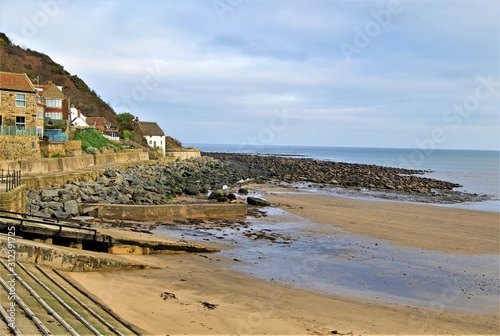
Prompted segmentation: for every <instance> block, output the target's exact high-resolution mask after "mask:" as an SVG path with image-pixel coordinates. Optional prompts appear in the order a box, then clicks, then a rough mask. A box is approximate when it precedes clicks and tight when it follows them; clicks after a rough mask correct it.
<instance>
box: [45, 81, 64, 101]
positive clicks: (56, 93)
mask: <svg viewBox="0 0 500 336" xmlns="http://www.w3.org/2000/svg"><path fill="white" fill-rule="evenodd" d="M42 97H43V98H44V99H65V98H66V96H65V95H64V93H63V92H62V91H61V90H60V89H59V88H58V87H57V85H55V84H54V83H50V84H49V85H48V88H46V89H44V91H43V93H42Z"/></svg>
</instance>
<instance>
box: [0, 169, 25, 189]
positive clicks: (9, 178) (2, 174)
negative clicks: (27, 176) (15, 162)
mask: <svg viewBox="0 0 500 336" xmlns="http://www.w3.org/2000/svg"><path fill="white" fill-rule="evenodd" d="M0 183H5V191H6V192H9V191H11V190H12V189H15V188H17V187H19V186H20V185H21V171H20V170H3V169H2V170H0Z"/></svg>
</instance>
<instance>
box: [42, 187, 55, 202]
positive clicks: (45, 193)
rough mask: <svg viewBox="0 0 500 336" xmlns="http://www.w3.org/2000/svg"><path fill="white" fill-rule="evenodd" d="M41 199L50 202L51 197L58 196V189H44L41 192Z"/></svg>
mask: <svg viewBox="0 0 500 336" xmlns="http://www.w3.org/2000/svg"><path fill="white" fill-rule="evenodd" d="M41 197H42V201H44V202H50V201H51V200H52V199H53V198H55V197H59V191H58V190H56V189H44V190H42V193H41Z"/></svg>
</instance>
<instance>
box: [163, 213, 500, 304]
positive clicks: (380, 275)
mask: <svg viewBox="0 0 500 336" xmlns="http://www.w3.org/2000/svg"><path fill="white" fill-rule="evenodd" d="M266 212H267V215H268V216H267V217H262V218H252V217H250V218H248V220H247V224H246V225H232V226H230V227H208V226H207V227H200V226H183V227H166V226H163V227H159V228H157V229H156V230H155V233H158V234H163V235H165V236H168V237H174V238H181V239H185V240H188V241H200V242H203V241H207V240H208V241H217V242H218V243H223V244H227V246H229V247H230V248H228V249H227V250H224V251H222V252H221V254H223V255H225V256H227V257H229V258H232V259H237V260H238V261H241V262H238V263H235V265H234V266H233V268H234V269H235V270H238V271H242V272H245V273H248V274H251V275H253V276H256V277H259V278H262V279H266V280H270V281H274V282H280V283H285V284H289V285H292V286H294V287H300V288H304V289H309V290H314V291H319V292H323V293H327V294H332V295H336V296H345V297H354V298H360V299H367V300H373V301H386V302H392V303H398V304H406V305H412V306H418V307H426V308H431V309H438V310H442V309H445V310H450V311H465V312H495V313H498V306H499V281H500V280H499V267H500V266H499V256H498V255H481V256H466V255H457V254H447V253H439V252H430V251H424V250H419V249H413V248H403V247H398V246H394V245H392V244H391V243H390V242H388V241H384V240H379V239H373V238H370V237H366V236H362V235H355V234H351V233H348V232H344V231H342V230H340V229H338V228H335V227H333V226H328V225H321V224H316V223H312V222H309V221H307V220H305V219H303V218H301V217H298V216H295V215H291V214H289V213H287V212H285V211H282V210H280V209H275V208H269V209H267V210H266ZM278 218H279V221H278V220H277V219H278ZM283 218H287V219H288V220H287V221H286V222H283ZM318 230H320V232H321V234H317V233H314V232H318Z"/></svg>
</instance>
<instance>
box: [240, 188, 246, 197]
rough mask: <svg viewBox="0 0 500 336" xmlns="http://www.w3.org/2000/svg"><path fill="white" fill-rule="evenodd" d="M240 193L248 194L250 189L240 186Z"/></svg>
mask: <svg viewBox="0 0 500 336" xmlns="http://www.w3.org/2000/svg"><path fill="white" fill-rule="evenodd" d="M238 194H240V195H248V189H247V188H240V189H239V190H238Z"/></svg>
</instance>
